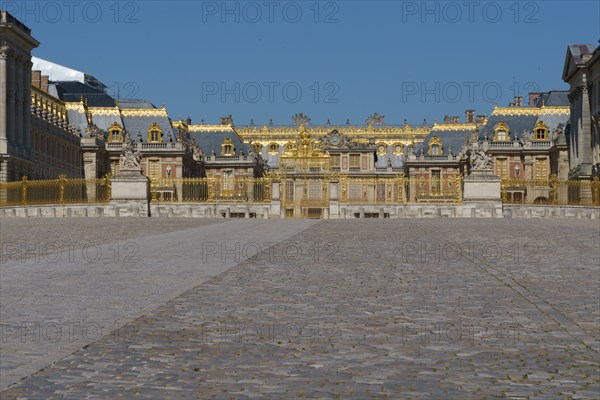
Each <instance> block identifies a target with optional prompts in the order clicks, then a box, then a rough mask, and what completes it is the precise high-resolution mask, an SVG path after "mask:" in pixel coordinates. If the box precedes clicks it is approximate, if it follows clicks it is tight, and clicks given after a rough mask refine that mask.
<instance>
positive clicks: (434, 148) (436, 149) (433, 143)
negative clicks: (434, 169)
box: [427, 136, 442, 156]
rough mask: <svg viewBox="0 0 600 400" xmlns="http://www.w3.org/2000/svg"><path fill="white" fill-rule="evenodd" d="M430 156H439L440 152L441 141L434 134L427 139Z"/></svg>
mask: <svg viewBox="0 0 600 400" xmlns="http://www.w3.org/2000/svg"><path fill="white" fill-rule="evenodd" d="M427 153H428V154H429V155H430V156H439V155H441V154H442V141H441V140H440V138H439V137H437V136H434V137H432V138H431V140H430V141H429V151H428V152H427Z"/></svg>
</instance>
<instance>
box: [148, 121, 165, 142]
mask: <svg viewBox="0 0 600 400" xmlns="http://www.w3.org/2000/svg"><path fill="white" fill-rule="evenodd" d="M148 141H149V142H162V129H160V126H158V124H157V123H156V122H153V123H152V125H150V128H148Z"/></svg>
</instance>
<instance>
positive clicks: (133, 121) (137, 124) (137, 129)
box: [94, 115, 177, 142]
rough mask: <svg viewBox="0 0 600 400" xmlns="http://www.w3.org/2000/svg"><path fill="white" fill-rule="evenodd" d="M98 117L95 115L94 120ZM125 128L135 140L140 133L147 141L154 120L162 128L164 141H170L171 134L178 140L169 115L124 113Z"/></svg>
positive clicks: (173, 138) (174, 139)
mask: <svg viewBox="0 0 600 400" xmlns="http://www.w3.org/2000/svg"><path fill="white" fill-rule="evenodd" d="M95 119H96V117H94V120H95ZM122 119H123V125H124V126H123V128H124V129H125V130H126V131H127V132H129V136H130V137H131V138H132V139H133V140H137V138H138V133H140V134H141V135H142V140H143V141H146V140H147V137H148V129H149V128H150V126H151V125H152V123H153V122H156V123H157V124H158V126H160V129H161V130H162V135H163V138H162V140H163V142H168V141H169V134H170V135H171V138H172V140H173V141H176V140H177V135H176V134H175V133H173V128H172V127H171V121H170V120H169V118H168V117H140V116H135V117H128V116H125V115H123V117H122ZM105 129H106V128H105Z"/></svg>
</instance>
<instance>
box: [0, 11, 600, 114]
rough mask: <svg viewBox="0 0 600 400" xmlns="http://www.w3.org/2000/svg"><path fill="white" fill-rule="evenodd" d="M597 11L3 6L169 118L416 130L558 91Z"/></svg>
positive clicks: (42, 50)
mask: <svg viewBox="0 0 600 400" xmlns="http://www.w3.org/2000/svg"><path fill="white" fill-rule="evenodd" d="M599 3H600V2H599V1H522V2H516V1H496V2H487V1H457V2H452V1H450V2H434V1H430V2H421V1H416V2H412V1H337V2H330V1H319V2H316V1H295V2H287V1H256V2H252V1H245V2H236V1H227V2H223V1H214V2H213V1H208V2H206V1H204V2H201V1H198V2H193V1H171V2H160V1H123V2H115V1H108V2H85V1H79V2H68V1H54V2H52V1H51V2H28V3H25V2H22V1H15V2H10V1H0V4H1V5H2V6H1V7H2V9H8V10H9V11H12V12H13V13H14V14H15V16H16V17H17V18H20V19H21V20H22V21H23V22H25V24H26V25H28V26H29V27H30V28H31V29H32V31H33V35H34V37H35V38H36V39H38V40H39V41H40V42H41V45H40V47H39V48H37V49H35V50H34V55H36V56H38V57H41V58H44V59H47V60H50V61H53V62H56V63H59V64H62V65H65V66H69V67H71V68H74V69H77V70H80V71H84V72H86V73H88V74H91V75H94V76H95V77H96V78H98V79H100V80H101V81H103V82H104V83H105V84H107V85H109V86H110V89H109V91H110V93H111V94H115V93H116V92H117V90H116V89H117V88H119V90H118V93H119V95H120V97H123V98H127V97H133V98H144V99H147V100H149V101H151V102H153V103H154V104H155V105H157V106H159V107H160V106H161V105H162V104H163V103H166V107H167V109H168V111H169V114H170V115H171V116H172V117H173V118H178V117H179V116H182V117H183V118H185V117H188V116H189V117H191V118H192V119H193V121H194V122H199V121H200V119H203V120H204V121H205V122H206V123H216V122H217V121H218V118H219V117H220V116H222V115H229V114H232V115H233V117H234V120H235V122H236V123H237V124H247V123H249V121H250V119H251V118H253V119H254V121H255V123H256V124H265V123H268V121H269V119H273V121H274V123H275V124H288V123H291V116H292V115H293V114H295V113H297V112H304V113H305V114H307V115H309V116H310V117H311V119H312V122H313V124H323V123H325V121H326V120H327V119H328V118H329V119H331V122H332V123H333V124H343V123H345V121H346V119H347V118H349V119H350V122H351V123H356V124H362V123H364V121H365V119H366V118H367V116H368V115H370V114H372V113H374V112H378V113H380V114H384V115H385V116H386V123H388V124H394V123H402V122H403V121H404V119H405V118H406V119H407V120H408V122H409V123H411V124H420V123H422V122H423V119H424V118H426V119H427V121H428V122H430V123H431V122H433V120H434V119H437V120H441V119H443V117H444V115H445V114H448V115H460V116H461V117H464V111H465V109H471V108H472V109H475V110H476V111H477V113H478V114H489V113H490V112H491V110H492V108H493V106H494V103H495V102H496V101H497V102H498V104H499V105H501V106H505V105H506V104H507V103H508V102H510V101H512V98H513V96H514V95H515V94H519V95H522V96H524V97H526V96H527V92H529V91H535V90H536V89H537V90H543V91H544V90H549V89H565V88H566V87H567V86H566V84H564V83H563V82H562V80H561V73H562V68H563V63H564V57H565V52H566V47H567V45H568V44H572V43H595V44H598V39H599V37H600V26H599V24H600V23H599V21H600V6H599Z"/></svg>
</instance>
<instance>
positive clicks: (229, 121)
mask: <svg viewBox="0 0 600 400" xmlns="http://www.w3.org/2000/svg"><path fill="white" fill-rule="evenodd" d="M221 125H233V118H232V117H231V115H229V116H228V117H221Z"/></svg>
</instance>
